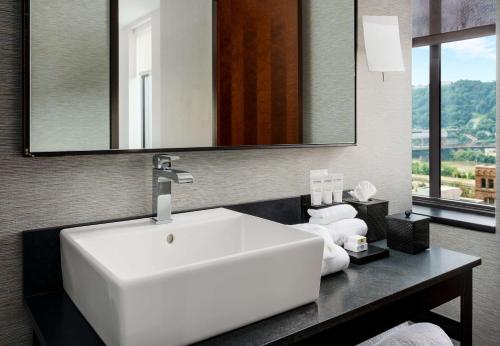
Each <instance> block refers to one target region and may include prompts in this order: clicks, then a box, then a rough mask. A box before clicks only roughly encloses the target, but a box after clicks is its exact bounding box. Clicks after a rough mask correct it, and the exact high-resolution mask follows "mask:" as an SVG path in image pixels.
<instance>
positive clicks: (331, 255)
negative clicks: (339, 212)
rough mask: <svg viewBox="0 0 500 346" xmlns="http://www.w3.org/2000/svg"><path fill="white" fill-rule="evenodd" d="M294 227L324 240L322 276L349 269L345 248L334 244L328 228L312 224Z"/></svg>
mask: <svg viewBox="0 0 500 346" xmlns="http://www.w3.org/2000/svg"><path fill="white" fill-rule="evenodd" d="M292 227H293V228H296V229H299V230H301V231H305V232H309V233H313V234H316V235H318V236H320V237H322V238H323V241H324V248H323V263H322V265H321V276H325V275H328V274H332V273H336V272H338V271H341V270H344V269H347V267H349V262H350V260H349V255H348V254H347V252H346V251H345V250H344V249H343V248H341V247H340V246H338V245H337V244H335V243H334V242H333V240H332V238H331V236H330V234H329V232H328V229H327V228H326V227H324V226H320V225H313V224H310V223H303V224H298V225H293V226H292Z"/></svg>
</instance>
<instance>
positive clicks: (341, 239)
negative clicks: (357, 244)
mask: <svg viewBox="0 0 500 346" xmlns="http://www.w3.org/2000/svg"><path fill="white" fill-rule="evenodd" d="M325 227H326V228H327V229H328V233H329V234H330V236H331V237H332V240H333V242H334V243H335V244H337V245H340V246H343V245H344V243H346V242H347V239H348V238H349V237H350V236H351V235H362V236H365V235H366V232H368V226H367V225H366V222H364V221H363V220H361V219H347V220H340V221H337V222H333V223H331V224H329V225H325Z"/></svg>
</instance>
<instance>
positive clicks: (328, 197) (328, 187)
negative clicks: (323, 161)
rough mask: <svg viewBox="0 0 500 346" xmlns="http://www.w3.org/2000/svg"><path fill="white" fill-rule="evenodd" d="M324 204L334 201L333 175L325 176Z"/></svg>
mask: <svg viewBox="0 0 500 346" xmlns="http://www.w3.org/2000/svg"><path fill="white" fill-rule="evenodd" d="M322 190H323V194H322V195H323V204H327V205H330V204H332V203H333V199H332V197H333V175H327V176H325V177H323V189H322Z"/></svg>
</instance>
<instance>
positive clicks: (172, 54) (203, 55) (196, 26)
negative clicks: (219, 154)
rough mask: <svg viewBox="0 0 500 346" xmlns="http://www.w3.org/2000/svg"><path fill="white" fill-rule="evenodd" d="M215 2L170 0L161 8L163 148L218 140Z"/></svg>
mask: <svg viewBox="0 0 500 346" xmlns="http://www.w3.org/2000/svg"><path fill="white" fill-rule="evenodd" d="M212 4H213V1H212V0H170V1H167V2H164V3H163V4H162V6H161V7H160V10H161V23H162V25H161V57H162V61H161V65H162V72H161V73H162V81H161V83H162V85H161V93H162V104H161V107H162V117H161V120H160V122H161V124H160V126H161V129H162V131H161V146H160V147H161V148H181V147H211V146H212V145H213V144H214V133H213V132H214V130H213V124H214V122H215V120H214V119H215V117H214V104H213V100H214V96H213V92H214V91H213V77H212V74H213V73H212V72H213V47H212ZM186 38H187V39H186Z"/></svg>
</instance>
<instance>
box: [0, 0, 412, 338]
mask: <svg viewBox="0 0 500 346" xmlns="http://www.w3.org/2000/svg"><path fill="white" fill-rule="evenodd" d="M363 14H371V15H384V14H386V15H398V16H400V24H401V34H402V43H403V50H404V55H405V56H404V57H405V64H406V66H407V67H409V66H410V64H411V50H410V48H411V32H410V26H411V25H410V18H411V17H410V0H403V1H401V0H360V3H359V15H360V16H361V15H363ZM359 38H360V40H359V50H358V95H357V96H358V119H357V120H358V136H359V142H358V146H355V147H345V148H315V149H275V150H248V151H218V152H191V153H181V156H182V160H181V161H179V162H176V165H177V166H178V167H180V168H184V169H186V170H188V171H191V172H192V173H193V175H194V177H195V179H196V183H195V184H193V185H190V186H186V185H184V186H174V190H173V195H174V197H173V205H174V207H175V209H176V210H182V209H189V208H197V207H209V206H213V205H219V204H226V203H239V202H244V201H253V200H262V199H269V198H279V197H287V196H296V195H299V194H303V193H307V191H308V183H307V176H308V172H309V170H310V169H316V168H323V167H324V168H329V169H330V170H332V171H335V172H343V173H344V174H345V179H346V187H352V186H353V185H354V184H355V183H357V182H358V181H359V180H362V179H369V180H371V181H373V182H374V183H375V185H377V187H378V189H379V191H380V193H379V197H381V198H387V199H389V200H390V201H391V212H397V211H402V210H404V209H406V208H408V207H409V206H410V204H411V196H410V193H411V171H410V167H411V147H410V145H411V143H410V136H411V107H410V105H411V93H410V72H405V73H394V74H387V75H386V82H385V83H383V82H382V78H381V76H380V74H376V73H369V72H368V71H367V66H366V59H365V54H364V48H363V40H362V35H361V31H360V36H359ZM0 42H1V48H0V62H1V63H0V76H2V78H1V79H0V158H1V164H0V278H1V280H0V344H1V345H28V344H29V342H30V339H31V330H30V328H29V322H28V319H27V316H26V314H25V312H24V310H23V307H22V301H21V241H20V240H21V237H20V232H22V231H23V230H27V229H35V228H41V227H50V226H58V225H64V224H74V223H81V222H87V221H96V220H105V219H112V218H120V217H127V216H132V215H144V214H148V213H150V212H151V167H150V165H151V155H143V154H136V155H105V156H78V157H56V158H35V159H28V158H23V157H22V156H21V155H20V153H21V151H22V145H21V138H22V125H21V101H22V97H21V96H22V93H21V86H22V84H21V64H20V57H21V2H20V1H18V0H3V1H1V2H0ZM389 131H390V133H391V134H392V135H388V133H389Z"/></svg>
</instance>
